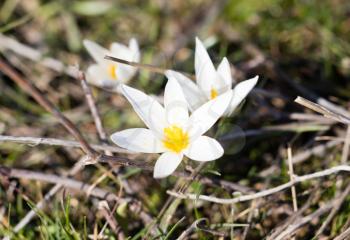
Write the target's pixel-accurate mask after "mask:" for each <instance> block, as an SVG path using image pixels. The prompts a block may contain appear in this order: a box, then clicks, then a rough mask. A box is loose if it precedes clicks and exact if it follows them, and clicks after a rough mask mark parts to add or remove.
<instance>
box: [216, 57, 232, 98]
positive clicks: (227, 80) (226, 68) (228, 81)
mask: <svg viewBox="0 0 350 240" xmlns="http://www.w3.org/2000/svg"><path fill="white" fill-rule="evenodd" d="M217 73H218V74H219V76H220V77H221V79H222V80H223V86H224V87H226V88H227V90H229V89H231V88H232V75H231V68H230V63H229V62H228V60H227V58H226V57H224V58H223V59H222V61H221V63H220V64H219V66H218V69H217ZM227 90H226V91H227Z"/></svg>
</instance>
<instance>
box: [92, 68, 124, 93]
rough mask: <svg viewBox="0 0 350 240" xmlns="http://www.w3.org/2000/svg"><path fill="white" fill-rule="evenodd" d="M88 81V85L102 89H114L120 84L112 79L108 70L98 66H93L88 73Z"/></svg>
mask: <svg viewBox="0 0 350 240" xmlns="http://www.w3.org/2000/svg"><path fill="white" fill-rule="evenodd" d="M86 80H87V81H88V83H90V84H92V85H95V86H97V87H102V88H114V87H115V86H117V85H118V84H119V82H118V81H116V80H114V79H111V78H110V77H109V76H108V74H107V72H106V70H105V69H104V68H103V67H101V66H100V65H98V64H93V65H91V66H90V67H88V69H87V71H86Z"/></svg>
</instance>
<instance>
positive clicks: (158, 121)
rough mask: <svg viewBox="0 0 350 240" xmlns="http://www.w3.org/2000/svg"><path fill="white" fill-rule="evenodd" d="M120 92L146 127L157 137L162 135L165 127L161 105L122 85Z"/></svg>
mask: <svg viewBox="0 0 350 240" xmlns="http://www.w3.org/2000/svg"><path fill="white" fill-rule="evenodd" d="M120 90H121V92H122V93H123V95H124V96H125V97H126V98H127V99H128V101H129V102H130V104H131V105H132V107H133V108H134V110H135V112H136V113H137V115H138V116H139V117H140V118H141V119H142V121H143V122H144V123H145V124H146V126H147V127H148V128H149V129H151V130H152V131H154V132H155V134H157V136H158V135H162V134H163V129H164V128H165V127H166V125H167V124H166V118H165V110H164V108H163V107H162V105H160V103H159V102H158V101H157V100H155V99H154V98H152V97H150V96H148V95H146V94H144V93H143V92H141V91H139V90H137V89H134V88H131V87H128V86H126V85H124V84H123V85H121V87H120Z"/></svg>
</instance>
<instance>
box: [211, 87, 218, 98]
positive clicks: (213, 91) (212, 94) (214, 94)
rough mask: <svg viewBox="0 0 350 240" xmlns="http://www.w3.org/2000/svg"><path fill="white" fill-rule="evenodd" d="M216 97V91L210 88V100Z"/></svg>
mask: <svg viewBox="0 0 350 240" xmlns="http://www.w3.org/2000/svg"><path fill="white" fill-rule="evenodd" d="M217 96H218V91H216V89H215V88H212V89H211V90H210V99H214V98H216V97H217Z"/></svg>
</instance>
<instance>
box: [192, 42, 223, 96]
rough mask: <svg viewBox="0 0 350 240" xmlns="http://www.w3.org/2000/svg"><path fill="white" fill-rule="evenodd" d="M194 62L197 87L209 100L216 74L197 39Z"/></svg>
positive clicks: (216, 78)
mask: <svg viewBox="0 0 350 240" xmlns="http://www.w3.org/2000/svg"><path fill="white" fill-rule="evenodd" d="M194 61H195V62H194V64H195V71H196V80H197V85H198V86H199V88H200V89H201V90H202V91H203V93H204V94H205V95H206V96H207V98H208V99H210V93H211V90H212V88H213V87H214V85H215V84H216V83H215V82H216V81H218V74H217V72H216V69H215V67H214V65H213V63H212V61H211V59H210V57H209V55H208V52H207V50H206V49H205V47H204V46H203V43H202V42H201V41H200V40H199V39H198V38H196V50H195V59H194Z"/></svg>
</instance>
